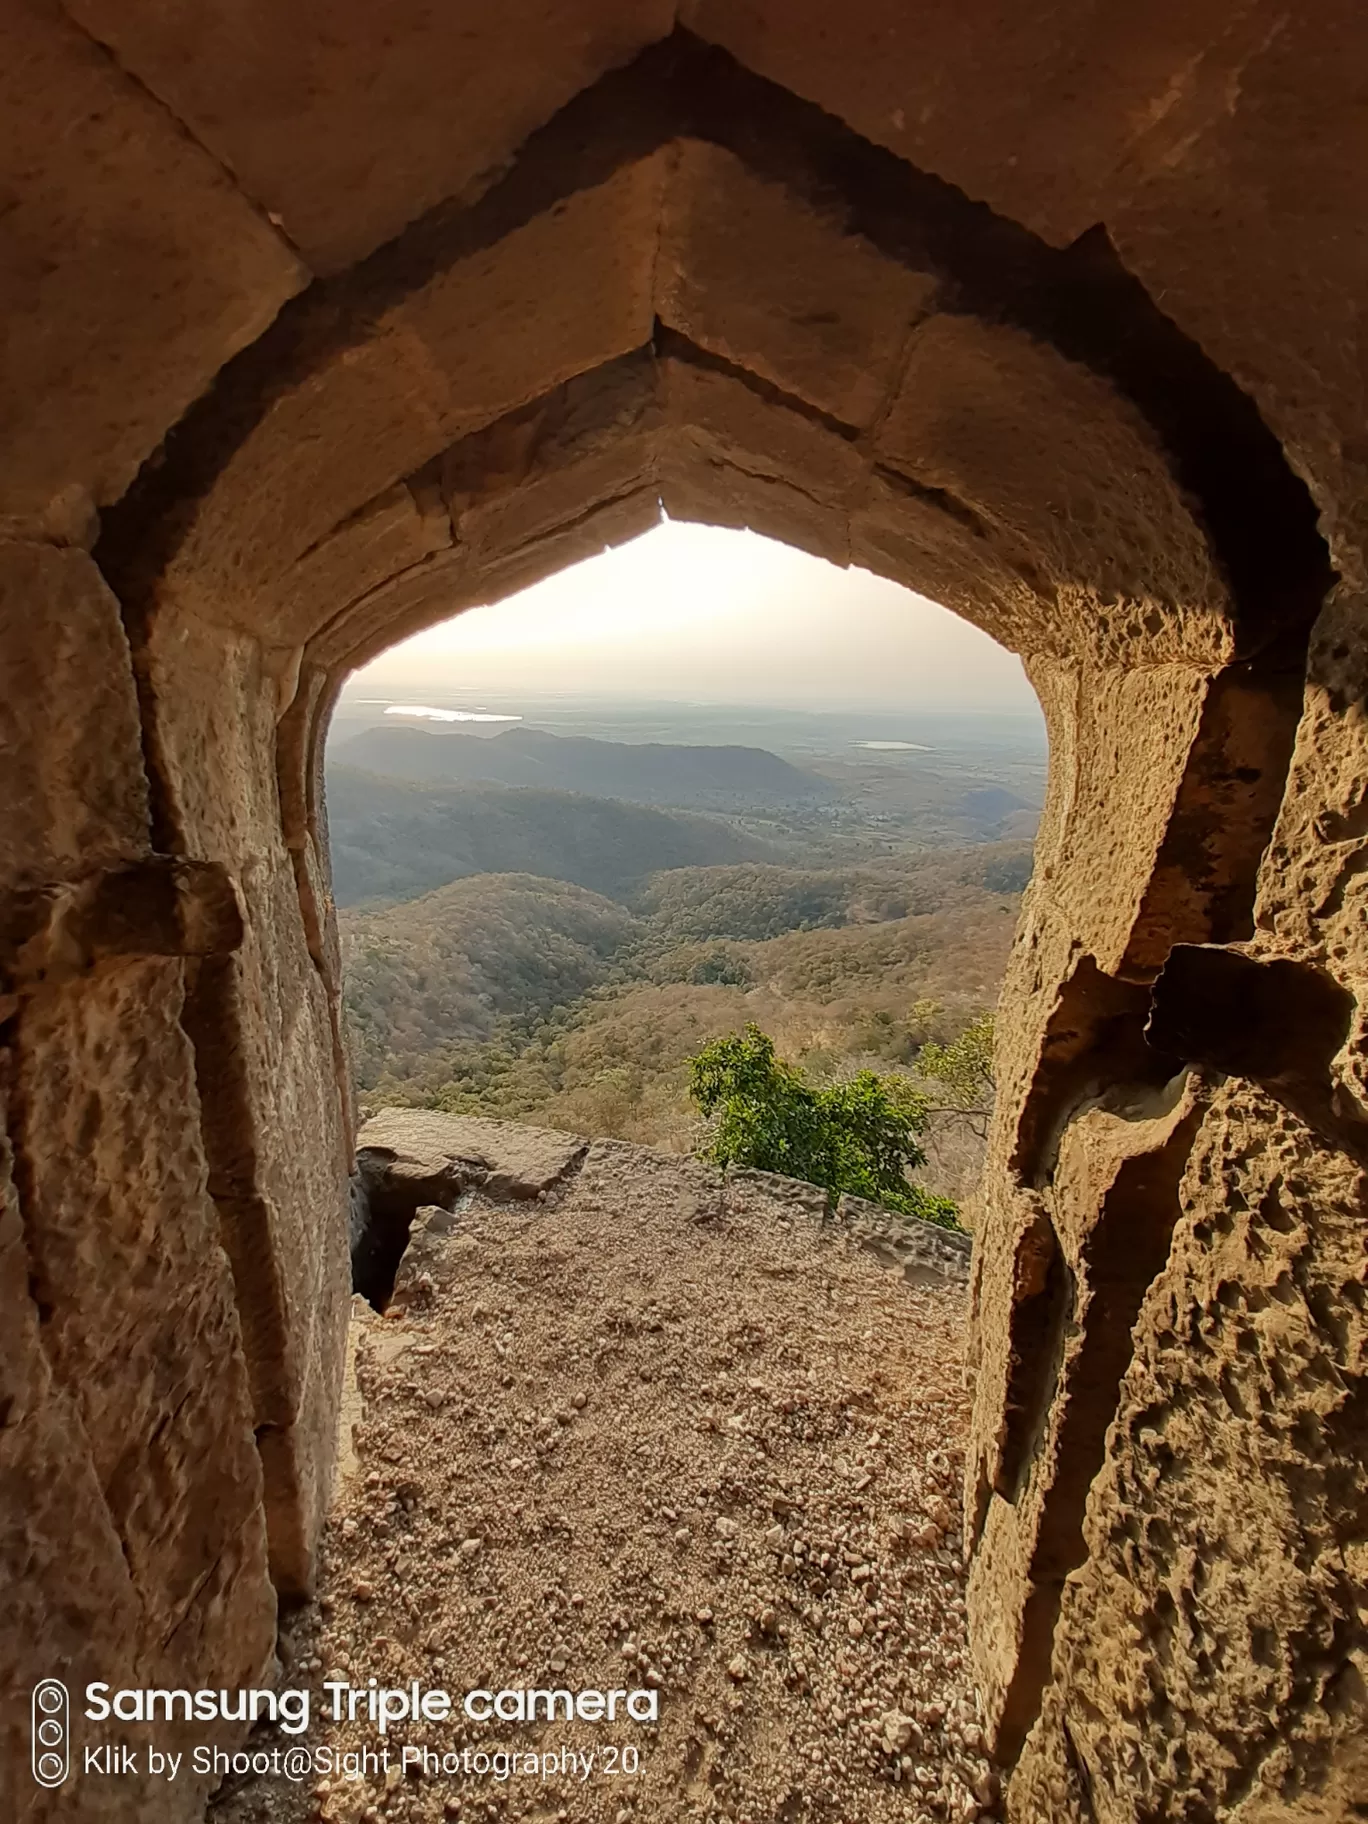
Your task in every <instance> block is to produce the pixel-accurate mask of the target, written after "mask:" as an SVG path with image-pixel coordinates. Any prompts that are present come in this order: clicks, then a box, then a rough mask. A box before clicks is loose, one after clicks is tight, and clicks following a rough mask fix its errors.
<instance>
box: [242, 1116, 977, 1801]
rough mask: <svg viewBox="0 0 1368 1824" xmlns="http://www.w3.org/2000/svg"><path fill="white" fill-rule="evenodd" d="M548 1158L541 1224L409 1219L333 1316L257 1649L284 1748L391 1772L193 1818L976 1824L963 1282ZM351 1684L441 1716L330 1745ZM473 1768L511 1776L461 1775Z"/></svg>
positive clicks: (660, 1173)
mask: <svg viewBox="0 0 1368 1824" xmlns="http://www.w3.org/2000/svg"><path fill="white" fill-rule="evenodd" d="M484 1125H485V1126H486V1127H487V1126H488V1125H489V1124H484ZM364 1137H365V1136H364V1135H363V1139H364ZM549 1138H550V1137H549V1136H543V1140H546V1139H549ZM544 1154H545V1147H543V1155H544ZM541 1165H542V1169H543V1178H542V1180H541V1181H540V1182H541V1183H542V1187H543V1188H542V1189H541V1192H540V1199H539V1200H538V1199H537V1198H535V1197H534V1198H533V1199H532V1200H530V1201H523V1200H518V1199H517V1198H510V1196H509V1195H508V1193H509V1191H510V1190H512V1191H514V1192H517V1193H520V1194H521V1197H522V1198H526V1197H527V1195H528V1193H529V1192H530V1191H531V1190H532V1189H533V1186H532V1185H531V1184H527V1183H523V1184H520V1183H519V1182H518V1177H517V1172H516V1170H511V1171H505V1172H504V1173H503V1174H502V1175H499V1174H491V1176H490V1180H489V1182H490V1184H492V1185H494V1187H495V1189H496V1191H497V1192H498V1193H499V1195H498V1196H497V1197H493V1196H490V1195H488V1194H487V1192H485V1191H475V1192H473V1193H472V1192H467V1193H465V1194H464V1195H463V1196H462V1197H461V1199H460V1201H459V1203H458V1204H457V1206H456V1209H455V1211H454V1213H453V1214H447V1213H444V1212H437V1211H432V1212H430V1213H429V1214H427V1215H424V1216H420V1218H419V1221H418V1223H417V1224H416V1225H415V1236H414V1240H413V1243H412V1244H411V1246H410V1248H409V1252H408V1254H407V1255H406V1256H405V1258H404V1262H403V1264H402V1266H401V1268H400V1273H399V1280H398V1286H397V1289H396V1292H395V1296H394V1302H393V1303H392V1304H391V1305H390V1307H389V1309H388V1311H387V1312H386V1314H385V1315H384V1316H383V1317H381V1316H379V1315H378V1314H375V1313H373V1312H370V1311H369V1309H368V1308H366V1307H363V1306H362V1305H361V1301H359V1300H358V1301H357V1314H356V1317H355V1320H354V1324H353V1344H354V1358H355V1392H356V1394H357V1395H359V1400H357V1399H354V1400H353V1402H352V1403H351V1406H350V1407H349V1411H348V1413H347V1415H346V1430H347V1432H348V1433H349V1440H348V1441H349V1442H350V1445H351V1447H352V1451H353V1452H354V1454H353V1455H350V1456H349V1458H348V1459H347V1460H345V1461H344V1472H343V1478H342V1482H341V1485H340V1488H339V1494H338V1498H337V1502H336V1507H335V1511H334V1514H333V1517H332V1521H331V1524H330V1527H329V1530H328V1534H327V1539H326V1542H325V1548H324V1558H323V1569H322V1575H321V1582H320V1601H319V1603H318V1604H317V1606H316V1607H311V1608H309V1609H307V1610H305V1611H302V1612H300V1613H299V1614H298V1615H296V1616H295V1617H294V1618H293V1619H292V1620H290V1621H287V1624H286V1632H285V1633H284V1635H283V1636H282V1656H283V1658H284V1659H285V1662H286V1663H285V1670H284V1682H285V1683H286V1684H289V1685H307V1686H308V1687H310V1689H311V1691H312V1692H313V1694H314V1719H315V1720H314V1723H313V1727H312V1728H311V1730H310V1733H309V1736H308V1738H307V1740H308V1743H309V1745H310V1746H311V1747H313V1748H314V1749H318V1748H320V1747H329V1748H331V1749H333V1750H335V1751H337V1752H339V1753H341V1752H344V1751H352V1752H356V1751H359V1750H361V1749H372V1750H375V1749H378V1748H380V1747H381V1746H387V1747H388V1749H389V1759H390V1766H389V1768H388V1769H387V1770H385V1769H382V1768H379V1767H376V1766H375V1765H374V1764H372V1765H371V1766H370V1767H369V1769H368V1770H367V1772H366V1777H364V1778H353V1777H347V1775H346V1774H344V1773H341V1772H334V1773H333V1775H332V1776H331V1777H328V1775H327V1774H324V1775H322V1776H318V1777H311V1778H310V1779H309V1780H307V1781H306V1782H303V1783H300V1784H297V1785H292V1784H290V1783H289V1782H288V1781H286V1780H283V1779H279V1778H266V1779H259V1780H255V1781H248V1782H247V1783H245V1784H239V1785H235V1786H233V1787H231V1788H230V1789H226V1790H225V1792H224V1794H223V1795H222V1796H221V1797H220V1799H219V1801H218V1804H217V1807H216V1809H215V1813H214V1816H215V1824H248V1821H249V1820H253V1819H272V1820H277V1821H279V1824H286V1821H294V1820H299V1821H300V1824H302V1821H303V1820H306V1819H327V1820H333V1821H335V1824H375V1821H376V1820H381V1819H383V1820H396V1821H397V1820H406V1821H409V1824H419V1821H420V1820H423V1821H425V1824H426V1821H432V1824H435V1821H437V1820H443V1819H463V1820H468V1821H470V1824H474V1821H476V1820H490V1821H493V1820H496V1819H497V1820H504V1819H510V1820H511V1819H518V1818H528V1819H538V1820H550V1819H574V1820H584V1821H585V1824H591V1821H598V1820H605V1821H615V1824H638V1820H640V1821H641V1824H665V1821H668V1820H684V1819H700V1820H701V1819H723V1818H725V1819H733V1820H736V1821H737V1824H745V1821H747V1820H749V1821H750V1824H799V1821H801V1820H813V1824H818V1821H828V1824H855V1821H856V1820H858V1821H859V1824H878V1821H880V1820H885V1819H890V1820H891V1819H900V1820H918V1819H934V1820H937V1821H941V1820H954V1821H955V1824H967V1821H968V1820H972V1819H977V1818H978V1817H979V1816H980V1815H981V1813H991V1811H992V1809H993V1803H994V1799H995V1796H996V1782H995V1777H994V1774H993V1772H992V1769H991V1768H990V1766H989V1764H988V1762H987V1761H986V1759H985V1758H984V1755H983V1753H982V1738H981V1735H980V1730H979V1723H978V1716H977V1711H976V1706H975V1698H974V1693H973V1688H972V1684H971V1681H970V1672H969V1665H968V1658H967V1651H966V1646H965V1636H964V1603H963V1590H962V1565H961V1558H960V1551H959V1536H958V1496H959V1483H960V1474H961V1467H962V1458H961V1440H962V1438H963V1435H964V1429H965V1423H966V1416H967V1395H966V1390H965V1387H964V1382H963V1366H962V1345H961V1332H962V1324H963V1316H964V1293H963V1288H962V1286H960V1285H957V1284H952V1283H949V1282H947V1281H944V1280H942V1279H940V1278H939V1277H938V1276H937V1275H935V1274H929V1273H921V1274H918V1275H914V1276H905V1275H904V1274H903V1273H902V1272H901V1271H899V1270H898V1269H897V1267H896V1266H893V1267H890V1266H888V1265H887V1264H882V1263H881V1261H880V1259H878V1258H876V1257H875V1255H874V1254H873V1253H872V1252H871V1251H870V1250H869V1248H868V1247H866V1246H864V1245H862V1243H861V1242H860V1241H859V1240H858V1238H856V1237H855V1236H854V1235H853V1234H852V1232H851V1230H850V1227H849V1225H847V1224H843V1223H840V1222H835V1221H832V1220H830V1219H829V1218H827V1219H823V1216H822V1211H821V1200H820V1194H816V1193H812V1192H811V1191H810V1190H809V1188H808V1187H802V1186H797V1185H793V1184H791V1183H789V1182H787V1181H784V1180H777V1179H769V1178H763V1177H761V1176H759V1175H745V1174H743V1175H741V1176H739V1177H735V1178H732V1179H730V1180H729V1181H727V1182H726V1183H725V1184H723V1183H722V1182H721V1181H720V1180H719V1177H718V1175H717V1174H716V1172H714V1171H712V1170H710V1169H708V1168H705V1167H703V1166H701V1165H698V1164H696V1163H693V1162H691V1161H688V1160H682V1159H678V1158H673V1157H670V1156H667V1155H664V1154H657V1153H652V1152H648V1151H646V1150H644V1149H641V1148H636V1147H628V1146H624V1145H620V1144H617V1143H614V1142H598V1143H596V1144H594V1145H593V1146H592V1147H590V1148H589V1149H588V1151H587V1153H585V1152H584V1151H583V1149H579V1150H578V1151H576V1150H575V1149H573V1148H567V1150H566V1152H565V1154H564V1155H563V1157H562V1158H561V1160H560V1161H559V1163H557V1162H556V1161H555V1160H554V1159H553V1160H552V1162H551V1164H550V1166H549V1167H548V1166H547V1165H546V1160H545V1157H542V1158H541ZM885 1258H886V1257H885ZM916 1280H920V1281H921V1282H922V1283H915V1281H916ZM372 1679H373V1680H375V1681H376V1682H377V1685H378V1686H379V1687H394V1688H399V1687H409V1686H410V1685H411V1682H412V1681H414V1680H417V1681H420V1684H421V1686H422V1688H423V1689H427V1690H431V1689H435V1688H444V1689H446V1690H447V1691H449V1692H451V1693H452V1694H453V1698H454V1700H455V1701H454V1705H453V1713H452V1715H451V1717H450V1718H449V1719H446V1720H443V1721H420V1722H419V1723H418V1724H416V1725H415V1724H412V1723H404V1722H401V1723H397V1724H394V1725H392V1726H391V1727H390V1729H389V1730H388V1733H387V1734H386V1736H385V1737H384V1738H383V1741H382V1738H381V1737H380V1736H379V1735H378V1733H377V1729H376V1726H375V1724H374V1723H372V1722H370V1721H368V1720H367V1719H366V1717H365V1706H364V1702H363V1704H362V1706H361V1711H360V1714H359V1715H358V1717H357V1719H356V1721H355V1722H353V1723H347V1722H345V1721H344V1722H341V1723H333V1722H331V1721H330V1720H328V1719H329V1712H328V1707H327V1700H326V1697H325V1694H324V1692H323V1688H322V1687H323V1683H324V1681H325V1680H330V1681H333V1682H339V1683H343V1684H346V1685H349V1686H352V1687H358V1688H363V1689H367V1690H368V1689H369V1681H371V1680H372ZM478 1688H484V1689H487V1690H490V1691H500V1690H505V1689H508V1690H515V1691H517V1690H525V1689H540V1690H564V1691H569V1692H571V1693H578V1692H582V1691H585V1690H591V1691H592V1690H603V1691H611V1690H626V1691H631V1690H638V1691H642V1692H650V1693H653V1694H655V1695H654V1702H655V1705H656V1706H657V1707H658V1713H659V1714H658V1720H656V1721H654V1722H651V1721H636V1720H632V1719H631V1718H630V1717H628V1716H625V1715H623V1714H622V1713H621V1700H619V1706H618V1707H619V1714H618V1716H617V1718H616V1720H614V1721H611V1722H610V1721H609V1720H607V1719H606V1718H605V1719H603V1720H599V1721H588V1720H579V1719H577V1720H574V1721H570V1722H567V1721H563V1720H556V1721H553V1722H547V1721H545V1720H539V1721H537V1722H535V1723H518V1722H516V1721H510V1722H500V1721H497V1720H494V1719H491V1720H489V1721H486V1722H474V1721H471V1720H469V1719H468V1718H467V1717H466V1716H465V1715H464V1714H463V1713H462V1708H461V1702H462V1699H463V1698H464V1695H465V1693H466V1692H467V1691H470V1690H472V1689H478ZM509 1701H511V1700H509ZM562 1701H563V1700H562ZM649 1702H650V1700H648V1699H638V1700H637V1707H638V1708H639V1709H644V1708H646V1707H648V1705H649ZM255 1739H256V1740H257V1741H261V1740H263V1739H264V1740H267V1741H270V1740H274V1741H277V1742H287V1743H288V1742H290V1741H291V1740H298V1739H299V1738H290V1737H266V1738H261V1737H258V1738H255ZM405 1746H408V1747H409V1748H410V1749H414V1748H416V1747H420V1746H421V1747H423V1748H426V1749H427V1750H429V1751H430V1752H431V1753H432V1754H433V1755H434V1756H446V1757H448V1760H447V1770H446V1771H443V1770H442V1768H441V1766H440V1764H439V1763H438V1761H436V1760H433V1761H430V1762H429V1763H428V1767H427V1770H426V1772H422V1771H420V1770H419V1769H418V1768H417V1767H416V1766H414V1765H413V1764H412V1763H413V1760H414V1757H413V1756H412V1755H410V1757H409V1758H410V1765H409V1767H408V1768H407V1769H405V1768H404V1767H403V1765H402V1755H403V1749H404V1747H405ZM465 1750H470V1751H471V1753H470V1755H469V1757H466V1756H465V1754H464V1751H465ZM499 1750H503V1751H505V1752H506V1753H507V1752H510V1751H511V1752H513V1753H516V1754H517V1755H518V1756H519V1757H521V1758H520V1759H519V1760H518V1761H517V1762H515V1763H513V1765H514V1768H515V1771H513V1772H512V1773H511V1774H510V1776H509V1777H508V1778H506V1779H500V1778H498V1777H497V1774H498V1772H499V1770H500V1769H501V1768H504V1767H506V1766H508V1764H509V1763H508V1762H506V1761H502V1762H501V1761H498V1760H491V1761H490V1762H489V1763H488V1764H487V1765H486V1764H484V1763H482V1762H477V1760H476V1756H477V1755H478V1754H481V1753H483V1754H488V1755H491V1756H492V1755H494V1754H495V1753H496V1751H499ZM565 1750H573V1751H574V1753H575V1755H576V1756H577V1757H587V1756H590V1755H592V1756H593V1760H592V1763H589V1762H586V1761H585V1760H583V1759H579V1758H577V1759H576V1760H575V1761H574V1771H573V1772H572V1771H569V1768H570V1761H569V1759H568V1757H567V1756H566V1754H565V1753H564V1751H565ZM533 1753H536V1754H537V1755H539V1756H544V1757H546V1759H545V1760H542V1761H539V1762H537V1763H536V1766H535V1771H531V1770H529V1769H531V1768H532V1765H533V1764H532V1763H531V1762H530V1761H528V1760H527V1759H526V1757H527V1756H529V1755H531V1754H533ZM553 1756H555V1757H558V1758H556V1760H555V1762H554V1767H553V1763H552V1759H551V1757H553ZM477 1766H478V1767H482V1768H483V1770H482V1771H477ZM586 1766H588V1767H589V1768H590V1771H589V1772H588V1773H587V1777H586V1775H585V1768H586ZM562 1769H564V1771H562Z"/></svg>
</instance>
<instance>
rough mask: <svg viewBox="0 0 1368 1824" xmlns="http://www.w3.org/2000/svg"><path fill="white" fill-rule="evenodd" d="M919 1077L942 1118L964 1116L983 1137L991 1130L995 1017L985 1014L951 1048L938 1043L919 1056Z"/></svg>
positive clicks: (929, 1046) (994, 1087)
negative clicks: (933, 1097) (934, 1095)
mask: <svg viewBox="0 0 1368 1824" xmlns="http://www.w3.org/2000/svg"><path fill="white" fill-rule="evenodd" d="M916 1068H917V1074H918V1076H920V1077H921V1078H923V1079H924V1080H925V1082H926V1083H927V1087H928V1091H932V1090H933V1091H934V1092H936V1101H935V1103H934V1104H932V1106H933V1107H934V1108H935V1111H936V1112H937V1113H938V1114H947V1115H958V1116H960V1117H961V1118H962V1119H963V1120H964V1121H965V1122H966V1123H967V1124H968V1125H969V1126H970V1127H972V1128H973V1130H974V1132H975V1133H977V1134H979V1135H980V1136H982V1135H983V1133H984V1132H985V1131H986V1130H987V1125H988V1117H989V1115H990V1114H991V1113H992V1109H993V1096H994V1093H995V1090H996V1084H995V1083H994V1080H993V1016H992V1014H991V1013H985V1014H981V1015H980V1016H979V1018H978V1019H976V1020H973V1021H971V1022H970V1024H969V1025H968V1026H966V1027H965V1028H964V1031H963V1032H961V1033H960V1035H959V1037H958V1038H955V1039H951V1041H950V1042H949V1044H948V1045H941V1044H937V1043H936V1042H935V1041H934V1040H933V1041H931V1042H929V1043H928V1044H925V1045H923V1046H922V1048H921V1050H920V1051H919V1052H918V1053H917V1066H916Z"/></svg>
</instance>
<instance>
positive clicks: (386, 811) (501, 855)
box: [328, 731, 782, 906]
mask: <svg viewBox="0 0 1368 1824" xmlns="http://www.w3.org/2000/svg"><path fill="white" fill-rule="evenodd" d="M400 732H403V731H400ZM328 822H329V830H330V836H331V843H332V863H333V891H334V893H335V895H336V898H337V903H338V905H339V906H355V905H360V904H362V903H363V902H366V901H374V900H391V899H410V898H413V897H415V896H416V895H418V894H421V893H427V892H429V891H431V890H432V889H433V888H434V887H439V886H443V885H445V884H446V883H447V882H448V881H451V880H459V879H461V878H463V877H465V876H468V875H473V874H537V875H544V876H546V877H548V878H550V879H554V880H563V881H571V882H573V883H574V884H575V885H577V886H582V887H588V888H590V889H591V890H592V891H594V892H599V893H608V894H611V895H614V896H617V895H620V894H622V893H625V892H628V891H630V889H631V888H632V887H634V886H635V885H636V884H637V883H638V882H639V881H641V880H642V879H643V878H644V877H645V876H646V875H648V874H651V873H653V872H654V871H655V870H656V869H659V868H668V867H675V866H698V865H707V864H709V863H717V862H730V861H749V860H766V859H769V858H771V857H777V856H778V855H779V854H781V853H782V851H781V850H779V849H777V848H776V847H774V845H773V844H771V843H769V842H767V841H766V840H765V839H764V838H763V837H760V836H754V835H751V834H749V833H747V832H746V831H744V830H741V829H738V828H736V827H734V826H733V825H732V824H730V823H726V822H723V821H722V820H721V819H720V818H715V817H703V816H697V815H694V814H692V813H690V812H687V811H660V810H650V809H647V808H645V807H643V806H641V805H635V804H625V803H623V802H622V801H621V800H619V799H613V798H591V797H587V796H584V795H581V794H572V793H569V792H560V791H542V790H537V789H534V788H531V787H522V788H514V787H508V786H500V785H474V786H441V785H429V786H424V785H414V784H409V783H406V782H405V781H403V780H398V779H385V778H381V777H379V776H378V775H377V774H374V773H364V772H358V771H356V770H354V769H353V768H351V767H345V766H338V767H332V768H330V769H329V772H328Z"/></svg>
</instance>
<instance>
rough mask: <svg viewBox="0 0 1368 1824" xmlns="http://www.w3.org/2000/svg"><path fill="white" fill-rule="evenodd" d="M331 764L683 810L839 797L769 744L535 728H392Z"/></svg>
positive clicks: (370, 732) (358, 738)
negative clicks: (604, 736)
mask: <svg viewBox="0 0 1368 1824" xmlns="http://www.w3.org/2000/svg"><path fill="white" fill-rule="evenodd" d="M329 764H330V766H345V767H357V768H360V769H361V770H362V771H365V772H371V773H384V774H387V775H389V776H390V777H391V778H396V779H409V780H414V781H417V782H418V783H421V784H428V785H434V784H447V785H504V786H534V787H538V788H541V789H543V790H550V791H559V792H583V793H586V794H588V795H589V796H591V797H595V798H620V799H624V800H626V802H627V803H629V804H644V805H662V806H670V807H674V808H676V809H682V810H710V811H742V810H756V809H778V808H782V807H785V806H790V805H814V804H824V803H827V802H829V801H830V800H832V799H834V798H836V797H837V796H839V793H838V791H837V790H836V788H835V787H834V786H833V785H832V783H831V782H830V781H829V780H827V779H823V778H821V777H819V776H818V775H817V774H816V773H810V772H805V771H804V770H803V769H802V768H801V767H797V766H792V765H790V763H789V762H788V761H787V760H781V759H780V758H779V756H778V755H777V754H772V753H770V752H769V751H768V750H767V749H765V748H763V747H713V746H693V745H690V746H683V745H672V744H669V743H666V742H659V741H650V742H644V741H643V742H630V741H600V740H596V739H594V738H592V737H590V736H586V735H552V734H547V733H545V732H544V731H542V730H541V729H535V728H512V729H508V730H506V731H505V732H504V733H503V734H499V735H472V734H467V733H465V732H464V731H462V730H460V729H457V728H451V727H445V728H443V727H438V728H412V727H405V726H402V725H399V726H393V725H389V724H386V725H383V726H381V727H377V728H368V729H365V730H363V731H362V733H360V734H358V735H352V736H350V737H349V738H348V739H346V740H344V741H340V742H339V743H337V745H336V746H335V747H334V748H333V749H332V750H331V751H330V754H329Z"/></svg>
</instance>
